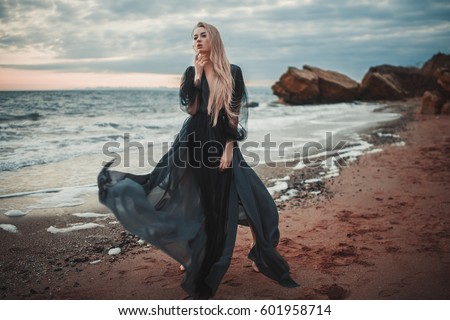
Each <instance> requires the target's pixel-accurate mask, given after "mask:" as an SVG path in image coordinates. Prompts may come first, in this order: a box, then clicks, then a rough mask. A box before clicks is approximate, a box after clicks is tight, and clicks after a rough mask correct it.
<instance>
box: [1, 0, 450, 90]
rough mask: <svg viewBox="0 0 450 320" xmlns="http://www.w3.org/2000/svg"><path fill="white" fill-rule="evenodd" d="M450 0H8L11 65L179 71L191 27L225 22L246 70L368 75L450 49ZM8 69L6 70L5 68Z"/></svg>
mask: <svg viewBox="0 0 450 320" xmlns="http://www.w3.org/2000/svg"><path fill="white" fill-rule="evenodd" d="M449 16H450V4H448V3H447V1H437V0H435V1H427V2H417V1H414V0H410V1H408V0H396V1H394V0H390V1H388V0H384V1H378V2H374V1H358V2H355V1H346V0H344V1H331V0H330V1H326V0H319V1H317V0H316V1H309V0H303V1H290V0H278V1H256V0H255V1H246V0H240V1H234V0H233V1H182V0H176V1H164V2H162V1H151V2H148V1H133V0H124V1H100V0H86V1H71V0H55V1H45V0H44V1H23V0H15V1H13V0H2V1H0V23H1V24H2V30H0V61H1V62H0V63H1V64H2V67H8V68H16V69H28V70H60V71H70V72H74V71H76V72H120V73H127V72H142V73H167V74H179V73H182V72H183V71H184V68H185V67H186V65H187V64H190V63H191V62H192V57H193V52H192V49H191V39H190V32H191V29H192V27H193V26H194V25H195V23H196V22H197V21H199V20H204V21H207V22H210V23H212V24H214V25H216V26H217V27H218V28H219V30H220V32H221V34H222V37H223V39H224V42H225V44H226V47H227V53H228V55H229V58H230V60H231V61H232V62H234V63H236V64H239V65H241V66H242V68H243V69H244V71H245V72H246V75H247V76H246V78H248V79H250V80H252V81H267V83H270V82H273V81H275V80H276V79H278V77H279V76H280V75H281V73H283V72H284V71H285V70H286V67H287V66H289V65H293V66H298V67H301V66H302V65H303V64H310V65H316V66H319V67H322V68H325V69H332V70H337V71H341V72H343V73H346V74H348V75H350V76H351V77H353V78H355V79H356V80H360V79H361V77H362V76H363V74H364V73H365V72H366V71H367V69H368V68H369V67H370V66H373V65H376V64H382V63H389V64H396V65H421V64H422V63H423V62H425V60H427V59H428V58H429V57H430V56H431V55H432V54H434V53H436V52H438V51H441V52H447V53H448V52H449V51H450V22H449V21H448V17H449ZM0 72H1V70H0Z"/></svg>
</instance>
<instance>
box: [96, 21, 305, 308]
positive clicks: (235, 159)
mask: <svg viewBox="0 0 450 320" xmlns="http://www.w3.org/2000/svg"><path fill="white" fill-rule="evenodd" d="M192 38H193V48H194V50H195V58H194V60H195V61H194V66H190V67H188V68H187V69H186V71H185V73H184V75H183V79H182V82H181V86H180V101H181V106H182V108H183V109H184V110H185V111H186V112H187V113H189V117H188V118H187V119H186V121H185V122H184V124H183V126H182V128H181V130H180V132H179V134H178V135H177V138H176V139H175V141H174V143H173V145H172V147H171V149H170V150H169V151H168V152H167V153H166V154H165V155H164V156H163V157H162V159H161V160H160V162H159V163H158V165H157V166H156V167H155V169H154V170H153V171H152V172H151V173H149V174H147V175H132V174H127V173H122V172H118V171H111V170H109V169H108V167H109V166H110V165H111V163H110V164H108V165H106V166H105V168H104V169H103V170H102V171H101V172H100V174H99V176H98V184H99V198H100V201H101V202H102V203H104V204H105V205H107V206H108V207H109V208H110V209H111V210H112V211H113V212H114V214H115V215H116V216H117V218H118V220H119V221H120V222H121V223H122V225H123V226H124V227H125V228H126V229H127V230H128V231H130V232H131V233H133V234H135V235H138V236H140V237H141V238H143V239H145V240H146V241H148V242H149V243H151V244H153V245H155V246H157V247H159V248H160V249H161V250H163V251H164V252H165V253H167V254H168V255H169V256H171V257H172V258H174V259H175V260H176V261H178V262H179V263H180V264H181V266H182V268H183V269H184V271H185V274H184V278H183V281H182V283H181V286H182V287H183V289H184V290H185V291H186V292H187V293H188V294H189V295H190V296H191V297H193V298H195V299H207V298H210V297H212V296H213V295H214V294H215V292H216V290H217V288H218V286H219V284H220V282H221V280H222V278H223V276H224V274H225V272H226V271H227V269H228V267H229V265H230V261H231V255H232V252H233V248H234V244H235V240H236V232H237V226H238V224H239V223H240V224H243V225H248V226H250V227H251V230H252V235H253V239H254V240H253V244H252V247H251V250H250V253H249V255H248V257H249V258H250V259H251V260H252V261H253V269H254V270H255V271H258V272H261V273H262V274H264V275H266V276H268V277H270V278H271V279H273V280H275V281H277V282H278V283H280V284H281V285H283V286H285V287H296V286H297V284H296V283H295V282H294V281H293V280H292V279H291V277H290V274H289V266H288V264H287V263H286V262H285V260H284V259H283V258H282V257H281V256H280V255H279V254H278V252H277V251H276V249H275V247H276V245H277V244H278V240H279V231H278V212H277V208H276V206H275V203H274V201H273V200H272V197H271V196H270V194H269V193H268V191H267V189H266V187H265V186H264V184H263V183H262V182H261V180H260V179H259V178H258V176H257V175H256V174H255V172H254V171H253V170H252V169H251V168H250V167H249V166H248V165H247V163H246V162H245V160H244V159H243V157H242V153H241V152H240V150H239V148H238V145H237V141H241V140H243V139H245V138H246V135H247V131H246V120H247V103H246V102H247V100H246V90H245V85H244V80H243V77H242V72H241V69H240V68H239V67H238V66H236V65H230V63H229V62H228V59H227V57H226V54H225V49H224V46H223V43H222V40H221V37H220V34H219V32H218V30H217V29H216V28H215V27H214V26H212V25H210V24H207V23H204V22H199V23H198V24H197V25H196V26H195V28H194V30H193V32H192Z"/></svg>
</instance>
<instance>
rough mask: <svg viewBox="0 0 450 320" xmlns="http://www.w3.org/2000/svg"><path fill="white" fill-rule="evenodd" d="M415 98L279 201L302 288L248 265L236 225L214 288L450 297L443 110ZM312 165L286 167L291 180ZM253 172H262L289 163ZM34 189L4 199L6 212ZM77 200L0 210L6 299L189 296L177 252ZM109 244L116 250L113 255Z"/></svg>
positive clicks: (229, 294)
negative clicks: (422, 111) (354, 151)
mask: <svg viewBox="0 0 450 320" xmlns="http://www.w3.org/2000/svg"><path fill="white" fill-rule="evenodd" d="M419 104H420V101H419V100H417V99H416V100H408V101H403V102H397V103H393V104H391V105H390V107H391V108H395V110H397V111H399V112H401V113H402V114H403V117H402V118H401V119H400V120H396V121H394V122H390V123H387V124H385V125H383V126H382V127H381V128H371V129H368V130H367V131H366V134H365V138H366V139H367V140H368V141H369V142H370V143H372V144H374V145H376V148H377V149H376V150H375V151H374V152H372V153H368V154H365V155H364V156H362V157H360V158H358V160H357V161H355V162H351V163H350V164H349V165H348V166H344V167H342V168H341V172H340V175H339V176H337V177H334V178H330V179H327V180H326V181H325V182H321V183H320V184H317V185H315V186H314V185H313V186H312V187H316V188H317V190H319V191H320V193H318V194H316V195H311V193H307V192H305V190H300V192H299V193H298V194H297V195H296V196H294V197H292V198H291V199H290V200H288V201H285V202H281V203H279V209H280V232H281V240H280V243H279V246H278V249H279V251H280V253H281V254H282V255H283V256H284V257H285V258H286V260H287V261H288V262H289V264H290V266H291V272H292V276H293V278H294V279H295V280H296V281H297V282H298V283H300V285H301V286H300V287H299V288H295V289H286V288H283V287H281V286H279V285H277V284H276V283H274V282H273V281H271V280H270V279H268V278H266V277H264V276H262V275H261V274H258V273H255V272H254V271H252V268H251V263H250V260H248V259H247V254H248V251H249V247H250V241H251V240H250V239H251V235H250V231H249V229H248V228H246V227H239V230H238V240H237V243H236V247H235V251H234V255H233V259H232V264H231V266H230V268H229V270H228V272H227V274H226V275H225V277H224V279H223V282H222V284H221V286H220V288H219V290H218V292H217V294H216V296H215V297H214V299H450V200H449V197H448V195H449V194H450V157H449V156H450V122H449V121H450V119H449V117H448V116H430V115H427V116H425V115H417V114H416V111H417V108H418V106H419ZM380 130H382V132H384V133H388V134H387V135H385V136H383V135H379V134H378V135H377V132H381V131H380ZM393 137H395V139H393ZM397 140H399V141H402V142H401V143H398V141H397ZM380 149H382V150H380ZM308 170H311V169H308V168H305V169H304V170H298V171H294V172H293V173H291V180H290V181H291V182H290V183H292V184H294V185H295V182H296V180H300V179H303V178H304V176H305V175H307V174H308ZM258 174H260V175H261V177H262V179H263V180H264V181H268V180H269V179H270V178H272V177H280V176H283V175H284V174H285V173H284V172H281V171H280V170H279V169H277V168H270V169H260V170H259V171H258ZM33 200H34V199H32V197H30V196H28V197H15V198H8V199H1V207H2V213H4V212H5V211H6V209H5V208H11V207H14V204H15V203H17V202H21V204H22V205H23V206H24V205H27V201H28V202H30V204H31V203H32V202H33ZM84 200H85V203H84V204H82V205H80V206H72V207H61V208H43V209H40V210H36V212H33V214H32V215H31V214H30V215H26V216H22V217H8V216H6V215H4V214H0V224H3V225H7V224H12V225H14V226H16V227H17V228H18V230H19V232H17V233H13V232H10V231H6V230H4V229H0V241H1V243H2V245H1V246H0V256H1V260H0V298H1V299H189V297H188V296H187V294H186V293H185V292H184V291H183V290H182V289H181V288H180V286H179V284H180V281H181V279H182V277H183V273H182V272H181V271H180V270H179V268H178V267H179V266H178V264H177V263H176V262H174V261H173V260H172V259H170V258H169V257H167V256H166V255H165V254H163V253H162V252H161V251H159V250H158V249H156V248H154V247H151V246H149V245H147V244H145V243H141V242H139V241H138V240H139V239H137V238H136V237H134V236H132V235H130V234H128V233H127V232H126V231H124V229H123V228H122V227H121V226H120V225H119V224H117V222H116V219H115V218H114V216H113V215H112V214H110V213H109V211H108V209H107V208H106V207H103V206H102V205H101V204H99V203H98V201H97V198H96V196H95V195H92V196H90V197H88V198H87V199H84ZM74 213H84V214H78V215H74ZM88 213H91V214H88ZM92 213H95V214H92ZM88 223H90V225H89V226H90V227H91V228H90V229H86V230H78V231H76V232H58V230H59V231H61V230H62V229H63V228H74V227H75V228H76V226H77V225H78V226H80V225H81V224H83V225H86V224H88ZM50 227H53V229H49V228H50ZM51 231H53V233H52V232H51ZM114 248H120V250H121V253H120V254H117V255H110V254H108V252H109V250H110V249H114Z"/></svg>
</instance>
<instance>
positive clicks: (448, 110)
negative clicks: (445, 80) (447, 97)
mask: <svg viewBox="0 0 450 320" xmlns="http://www.w3.org/2000/svg"><path fill="white" fill-rule="evenodd" d="M441 114H446V115H450V101H447V102H446V103H444V105H443V106H442V109H441Z"/></svg>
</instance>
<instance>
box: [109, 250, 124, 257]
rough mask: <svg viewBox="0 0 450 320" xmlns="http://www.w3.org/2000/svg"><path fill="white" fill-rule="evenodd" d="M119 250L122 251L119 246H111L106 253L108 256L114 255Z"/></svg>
mask: <svg viewBox="0 0 450 320" xmlns="http://www.w3.org/2000/svg"><path fill="white" fill-rule="evenodd" d="M121 252H122V250H121V249H120V248H112V249H109V251H108V254H109V255H110V256H115V255H117V254H119V253H121Z"/></svg>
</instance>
